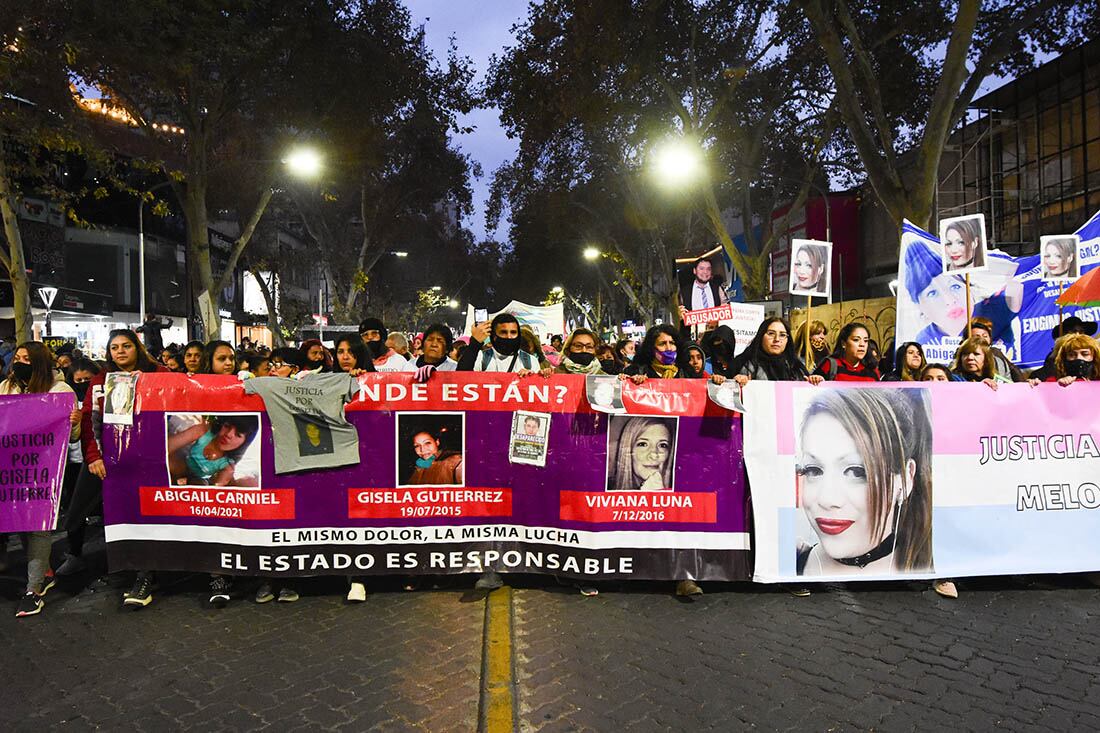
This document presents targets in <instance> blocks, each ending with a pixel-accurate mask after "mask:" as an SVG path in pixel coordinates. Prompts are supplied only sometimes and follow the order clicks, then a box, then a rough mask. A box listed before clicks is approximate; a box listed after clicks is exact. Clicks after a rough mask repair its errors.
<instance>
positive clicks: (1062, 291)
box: [1058, 281, 1066, 333]
mask: <svg viewBox="0 0 1100 733" xmlns="http://www.w3.org/2000/svg"><path fill="white" fill-rule="evenodd" d="M1065 292H1066V284H1065V282H1062V281H1058V333H1061V332H1062V309H1063V308H1064V306H1063V305H1062V295H1063V294H1065Z"/></svg>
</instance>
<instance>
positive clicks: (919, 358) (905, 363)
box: [882, 341, 927, 382]
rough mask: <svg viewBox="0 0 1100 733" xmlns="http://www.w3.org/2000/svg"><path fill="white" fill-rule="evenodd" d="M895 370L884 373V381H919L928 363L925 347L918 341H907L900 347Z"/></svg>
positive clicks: (895, 360)
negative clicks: (925, 356)
mask: <svg viewBox="0 0 1100 733" xmlns="http://www.w3.org/2000/svg"><path fill="white" fill-rule="evenodd" d="M896 353H897V356H896V357H895V359H894V362H895V364H896V365H897V366H896V367H895V368H894V371H892V372H890V373H889V374H884V375H882V381H883V382H919V381H920V374H921V371H922V370H923V369H924V367H925V365H926V363H927V362H926V361H925V358H924V349H922V348H921V345H920V344H918V343H917V342H916V341H906V342H905V343H904V344H902V345H901V346H899V347H898V350H897V352H896Z"/></svg>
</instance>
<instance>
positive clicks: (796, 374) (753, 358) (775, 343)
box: [733, 316, 823, 387]
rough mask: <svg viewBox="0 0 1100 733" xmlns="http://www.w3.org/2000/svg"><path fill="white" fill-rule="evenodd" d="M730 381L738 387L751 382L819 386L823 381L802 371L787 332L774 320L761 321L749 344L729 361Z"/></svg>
mask: <svg viewBox="0 0 1100 733" xmlns="http://www.w3.org/2000/svg"><path fill="white" fill-rule="evenodd" d="M733 370H734V372H735V374H736V376H735V377H734V380H736V382H737V383H738V384H740V385H741V386H742V387H744V386H745V385H746V384H748V383H749V381H750V380H753V379H762V380H764V381H767V382H802V381H806V382H809V383H810V384H820V383H821V382H822V381H823V378H822V377H820V376H818V375H811V374H809V373H808V372H807V371H806V367H805V366H804V365H803V364H802V360H801V359H799V358H798V354H797V353H796V352H795V346H794V342H793V341H792V340H791V329H790V326H789V325H788V324H787V322H786V321H785V320H783V319H782V318H778V317H774V316H773V317H772V318H765V319H764V322H763V323H761V324H760V328H758V329H756V335H755V336H754V337H753V339H752V343H750V344H749V345H748V347H747V348H746V349H745V350H744V351H743V352H741V354H740V355H739V356H738V357H737V358H736V359H734V360H733Z"/></svg>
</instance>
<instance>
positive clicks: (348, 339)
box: [302, 335, 374, 372]
mask: <svg viewBox="0 0 1100 733" xmlns="http://www.w3.org/2000/svg"><path fill="white" fill-rule="evenodd" d="M340 344H347V345H348V351H350V352H351V355H352V356H354V357H355V368H356V369H362V370H363V371H365V372H373V371H374V359H371V358H370V354H369V353H368V352H367V345H366V344H364V343H363V339H362V338H360V337H359V336H356V335H347V336H341V337H340V338H338V339H336V343H334V344H333V345H332V356H333V360H332V369H333V370H334V371H340V360H339V359H337V358H336V352H338V351H339V350H340ZM302 345H303V346H304V345H305V344H302Z"/></svg>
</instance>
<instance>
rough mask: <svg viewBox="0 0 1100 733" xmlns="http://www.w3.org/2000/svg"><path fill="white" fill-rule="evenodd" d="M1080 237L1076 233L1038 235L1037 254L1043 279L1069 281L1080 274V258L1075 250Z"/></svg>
mask: <svg viewBox="0 0 1100 733" xmlns="http://www.w3.org/2000/svg"><path fill="white" fill-rule="evenodd" d="M1080 246H1081V238H1080V237H1078V236H1076V235H1065V236H1053V237H1039V254H1040V255H1041V260H1040V261H1041V262H1042V266H1043V280H1046V281H1048V282H1071V281H1073V280H1076V279H1077V278H1078V277H1079V276H1080V274H1081V273H1080V269H1081V264H1080V263H1081V260H1080V258H1079V257H1078V256H1077V250H1078V249H1079V248H1080Z"/></svg>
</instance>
